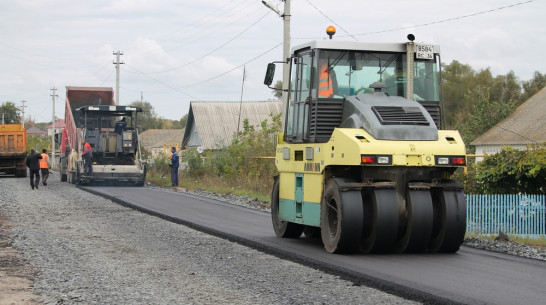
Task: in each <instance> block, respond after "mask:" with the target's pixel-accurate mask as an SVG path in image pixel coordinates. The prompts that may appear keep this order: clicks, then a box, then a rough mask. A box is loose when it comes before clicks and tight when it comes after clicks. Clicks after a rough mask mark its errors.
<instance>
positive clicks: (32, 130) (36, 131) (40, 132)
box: [27, 126, 46, 138]
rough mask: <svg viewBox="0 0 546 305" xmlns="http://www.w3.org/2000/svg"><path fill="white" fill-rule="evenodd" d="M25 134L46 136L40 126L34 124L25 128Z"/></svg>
mask: <svg viewBox="0 0 546 305" xmlns="http://www.w3.org/2000/svg"><path fill="white" fill-rule="evenodd" d="M27 135H29V136H34V137H40V138H45V137H46V132H45V131H43V130H41V129H40V128H38V127H36V126H32V127H30V128H28V129H27Z"/></svg>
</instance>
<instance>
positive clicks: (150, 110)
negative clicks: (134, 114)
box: [130, 101, 161, 130]
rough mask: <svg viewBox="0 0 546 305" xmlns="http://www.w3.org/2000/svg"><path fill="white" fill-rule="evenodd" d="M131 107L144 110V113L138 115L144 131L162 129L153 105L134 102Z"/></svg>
mask: <svg viewBox="0 0 546 305" xmlns="http://www.w3.org/2000/svg"><path fill="white" fill-rule="evenodd" d="M130 105H131V106H137V107H140V108H142V112H141V113H139V114H138V125H140V127H141V128H142V129H143V130H147V129H153V128H161V122H160V120H159V118H158V117H157V114H156V113H155V109H154V106H152V104H150V103H149V102H147V101H134V102H132V103H131V104H130Z"/></svg>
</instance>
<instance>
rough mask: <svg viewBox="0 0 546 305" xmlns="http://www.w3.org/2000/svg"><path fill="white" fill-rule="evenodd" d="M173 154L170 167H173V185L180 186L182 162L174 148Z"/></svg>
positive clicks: (172, 149) (172, 148)
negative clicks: (179, 171) (179, 175)
mask: <svg viewBox="0 0 546 305" xmlns="http://www.w3.org/2000/svg"><path fill="white" fill-rule="evenodd" d="M171 153H172V155H171V163H169V166H170V167H171V185H172V186H178V167H179V166H180V162H179V158H178V153H177V152H176V148H174V146H173V147H171Z"/></svg>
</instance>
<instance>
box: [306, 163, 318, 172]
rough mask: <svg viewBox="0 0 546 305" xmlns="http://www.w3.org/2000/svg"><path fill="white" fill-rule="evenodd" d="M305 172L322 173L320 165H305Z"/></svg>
mask: <svg viewBox="0 0 546 305" xmlns="http://www.w3.org/2000/svg"><path fill="white" fill-rule="evenodd" d="M303 170H304V171H306V172H320V163H305V165H304V166H303Z"/></svg>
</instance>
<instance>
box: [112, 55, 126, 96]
mask: <svg viewBox="0 0 546 305" xmlns="http://www.w3.org/2000/svg"><path fill="white" fill-rule="evenodd" d="M114 55H116V61H115V62H113V64H114V65H116V105H119V68H120V67H119V65H123V64H124V62H120V61H119V56H120V55H123V53H121V52H120V51H117V52H114Z"/></svg>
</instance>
